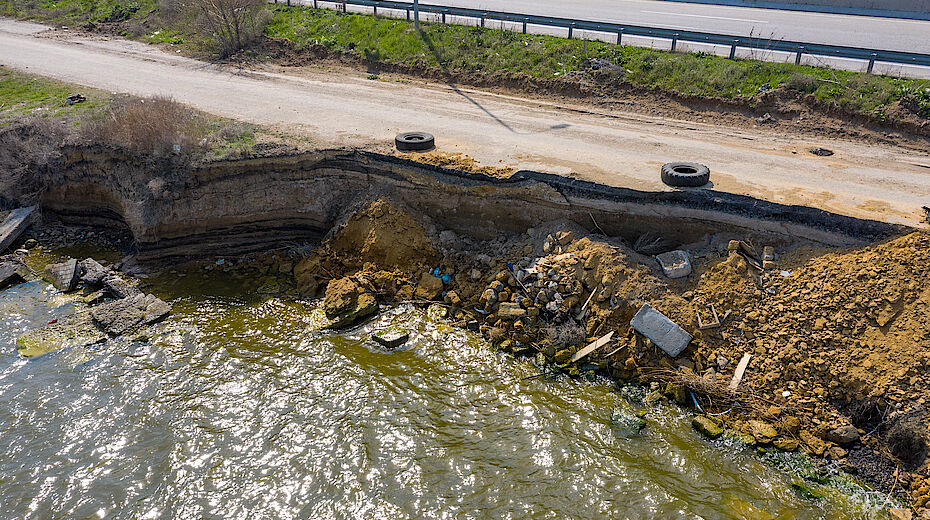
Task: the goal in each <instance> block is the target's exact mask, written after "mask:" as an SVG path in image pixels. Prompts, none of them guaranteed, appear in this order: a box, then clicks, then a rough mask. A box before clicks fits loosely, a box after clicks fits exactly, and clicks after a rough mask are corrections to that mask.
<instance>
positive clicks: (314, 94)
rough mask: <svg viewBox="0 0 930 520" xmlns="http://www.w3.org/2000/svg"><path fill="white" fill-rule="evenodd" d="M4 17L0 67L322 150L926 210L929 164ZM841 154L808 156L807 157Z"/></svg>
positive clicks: (896, 214) (866, 207) (871, 212)
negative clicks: (689, 174)
mask: <svg viewBox="0 0 930 520" xmlns="http://www.w3.org/2000/svg"><path fill="white" fill-rule="evenodd" d="M44 29H45V28H44V27H42V26H40V25H35V24H29V23H25V22H18V21H10V20H2V19H0V64H3V65H5V66H9V67H12V68H15V69H18V70H24V71H27V72H31V73H35V74H40V75H44V76H50V77H53V78H57V79H60V80H64V81H69V82H73V83H78V84H82V85H86V86H90V87H95V88H99V89H104V90H109V91H114V92H127V93H132V94H138V95H152V94H167V95H171V96H173V97H174V98H175V99H176V100H178V101H181V102H183V103H187V104H190V105H192V106H194V107H197V108H199V109H202V110H204V111H207V112H211V113H214V114H217V115H221V116H226V117H230V118H237V119H242V120H246V121H250V122H254V123H258V124H264V125H275V126H277V127H279V128H281V129H286V130H287V131H288V132H290V133H302V134H306V135H308V136H310V137H311V138H312V139H313V140H314V141H315V142H316V143H318V144H320V145H321V146H328V147H336V146H357V147H365V148H373V149H378V150H381V151H387V150H388V149H389V148H388V146H389V144H390V143H392V142H393V136H394V135H395V134H396V133H398V132H401V131H407V130H424V131H428V132H431V133H433V134H435V135H436V136H437V144H438V147H439V149H440V150H441V151H446V152H463V153H466V154H468V155H471V156H472V157H474V158H475V159H477V160H478V161H479V162H481V163H484V164H487V165H494V166H513V167H517V168H526V169H536V170H540V171H548V172H555V173H562V174H575V175H577V176H579V177H581V178H584V179H589V180H593V181H598V182H603V183H607V184H613V185H617V186H627V187H634V188H639V189H645V190H657V189H667V187H665V186H664V185H663V184H661V182H660V181H659V168H660V166H661V164H662V163H664V162H668V161H672V160H692V161H698V162H703V163H706V164H707V165H708V166H710V168H711V170H712V172H713V176H712V180H713V183H714V186H713V187H714V189H717V190H723V191H729V192H735V193H743V194H748V195H753V196H756V197H761V198H765V199H768V200H772V201H776V202H783V203H792V204H806V205H812V206H816V207H819V208H823V209H827V210H830V211H835V212H838V213H843V214H847V215H853V216H859V217H866V218H874V219H879V220H884V221H887V222H895V223H904V224H910V225H919V224H920V223H921V222H922V221H923V218H924V215H923V211H922V210H921V209H920V207H921V206H922V205H930V153H928V152H919V153H915V152H913V151H908V150H904V149H901V148H896V147H892V146H878V145H864V144H860V143H855V142H849V141H838V140H831V139H826V138H825V139H819V140H816V141H812V140H809V139H799V138H797V137H794V136H790V135H783V134H781V133H779V132H778V130H777V129H775V130H773V129H771V127H761V128H759V129H752V130H745V129H733V128H728V127H721V126H715V125H712V124H702V123H693V122H683V121H677V120H670V119H663V118H658V117H648V116H643V115H641V114H634V113H624V112H617V111H609V110H603V111H599V110H598V109H594V108H592V107H590V106H584V105H580V104H579V105H577V106H575V105H572V104H570V103H558V104H555V103H547V102H542V101H536V100H530V99H521V98H518V97H512V96H503V95H497V94H489V93H481V92H477V91H473V90H467V89H464V88H462V89H456V88H453V87H450V86H447V85H443V84H431V85H424V84H418V83H415V82H404V81H379V80H369V79H367V77H366V75H365V74H363V73H354V72H346V71H342V70H341V71H332V70H327V69H325V68H317V69H302V70H301V71H300V72H299V74H300V75H299V76H290V75H284V74H279V73H275V72H269V71H242V70H236V69H234V68H226V67H218V66H215V65H211V64H207V63H203V62H198V61H195V60H191V59H187V58H184V57H181V56H176V55H172V54H170V53H166V52H163V51H160V50H158V49H156V48H154V47H151V46H147V45H144V44H140V43H135V42H129V41H124V40H117V39H112V40H108V39H106V38H103V37H101V38H96V39H95V38H87V37H81V36H67V37H61V36H60V35H54V34H51V35H50V34H49V33H44V32H43V31H44ZM815 146H821V147H825V148H829V149H831V150H833V151H835V152H836V154H835V155H834V156H832V157H816V156H813V155H811V154H809V153H808V150H809V149H810V148H813V147H815Z"/></svg>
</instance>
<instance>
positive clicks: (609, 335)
mask: <svg viewBox="0 0 930 520" xmlns="http://www.w3.org/2000/svg"><path fill="white" fill-rule="evenodd" d="M613 337H614V331H610V332H609V333H607V335H606V336H601V337H600V338H599V339H598V340H596V341H592V342H591V343H590V344H589V345H588V346H587V347H585V348H583V349H581V350H579V351H578V352H575V355H574V356H572V358H571V359H569V360H568V362H569V363H574V362H575V361H578V360H579V359H581V358H583V357H585V356H587V355H588V354H590V353H592V352H594V351H595V350H597V349H599V348H601V347H603V346H604V345H606V344H607V343H609V342H610V339H611V338H613Z"/></svg>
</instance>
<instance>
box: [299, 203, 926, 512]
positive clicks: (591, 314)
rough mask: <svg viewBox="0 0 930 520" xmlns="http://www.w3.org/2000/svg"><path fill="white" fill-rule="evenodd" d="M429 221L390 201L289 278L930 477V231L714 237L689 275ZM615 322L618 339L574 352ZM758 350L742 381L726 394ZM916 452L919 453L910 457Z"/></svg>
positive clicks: (610, 244)
mask: <svg viewBox="0 0 930 520" xmlns="http://www.w3.org/2000/svg"><path fill="white" fill-rule="evenodd" d="M547 226H548V227H547ZM427 230H431V231H430V232H428V231H427ZM434 230H435V226H434V225H433V224H432V223H429V222H423V221H420V220H418V219H416V218H414V217H413V216H412V215H411V214H409V213H407V212H405V211H403V210H401V209H399V208H398V207H396V206H395V205H394V204H393V203H391V202H389V201H388V200H387V199H382V200H378V201H375V202H373V203H371V204H369V205H368V206H366V207H364V208H362V209H361V210H359V211H358V212H356V213H355V214H353V215H352V216H351V217H350V218H349V219H348V220H347V221H346V224H345V225H343V226H342V227H341V228H339V229H338V230H336V231H335V232H334V233H333V234H332V235H331V236H330V238H329V239H328V240H327V241H326V242H325V243H324V244H323V245H322V246H321V247H320V248H319V249H318V250H317V251H315V252H314V253H313V254H312V255H310V256H309V257H307V258H305V259H304V260H302V261H301V262H300V263H298V264H297V267H296V268H295V271H294V272H295V276H296V277H297V281H298V284H299V285H300V287H301V289H302V290H303V291H304V293H305V294H309V295H318V294H322V292H323V289H324V288H326V291H325V292H326V298H325V300H324V308H325V309H326V313H327V317H328V318H329V319H333V318H334V317H338V316H343V315H347V316H352V318H351V319H350V320H349V321H347V322H345V323H353V322H355V321H356V320H357V319H360V318H362V317H363V316H364V314H359V313H356V312H355V311H356V309H366V310H365V311H364V312H368V311H367V309H371V308H372V306H371V305H369V304H368V303H367V302H368V301H369V300H370V301H375V302H376V301H377V300H381V301H383V302H389V301H404V300H406V301H410V300H413V301H422V300H431V301H441V302H443V303H444V304H445V305H446V306H448V307H449V308H451V317H452V319H453V321H454V322H455V323H456V324H458V325H460V326H463V327H468V328H471V329H473V330H480V331H481V332H482V334H484V335H485V336H486V337H487V338H488V339H489V341H491V343H492V344H493V345H495V346H496V347H498V348H500V349H501V350H504V351H508V352H512V353H514V354H515V355H527V356H532V357H535V358H536V360H537V362H539V363H540V364H542V365H549V366H554V367H558V368H560V369H562V370H566V371H568V373H569V374H580V373H582V372H585V371H592V370H595V371H601V372H603V373H606V374H608V375H611V376H613V377H616V378H619V379H623V380H634V381H638V382H640V383H645V384H649V385H650V388H651V390H652V393H650V397H649V398H648V399H650V400H656V399H665V398H668V399H671V400H674V401H676V402H678V403H680V404H683V405H687V406H690V405H692V404H693V403H694V402H698V403H703V406H702V408H703V410H704V411H707V412H711V411H713V412H716V413H718V414H719V415H716V416H715V417H714V419H715V421H716V422H719V423H720V424H721V426H720V427H721V429H725V431H726V432H727V435H730V436H731V437H734V438H737V439H746V442H747V443H749V444H761V445H766V446H774V448H775V449H778V450H782V451H794V450H798V449H800V450H803V451H805V452H807V453H810V454H814V455H818V456H824V457H828V458H832V459H835V460H841V461H843V462H844V463H846V464H849V462H848V460H851V457H850V458H849V459H847V457H848V456H849V454H850V450H853V451H856V453H857V457H859V455H858V454H860V452H861V450H863V449H865V448H869V449H872V450H874V452H876V453H883V454H885V455H886V456H889V457H891V458H892V459H895V460H897V461H898V462H897V463H899V464H905V469H908V470H909V471H912V472H913V473H907V474H905V475H906V476H905V477H903V479H904V480H908V482H910V483H911V484H912V483H913V482H916V480H915V479H916V478H917V476H918V475H920V474H922V473H926V472H927V464H926V461H925V455H921V454H924V453H925V450H923V448H921V447H922V446H925V445H926V437H927V424H928V421H927V415H926V413H925V412H924V410H925V406H926V400H927V399H928V398H930V392H928V391H930V370H928V368H930V284H927V283H926V280H927V279H928V275H930V235H927V234H926V233H922V232H914V233H911V234H909V235H905V236H901V237H898V238H895V239H893V240H888V241H886V242H883V243H878V244H873V245H870V246H868V247H862V248H858V249H849V250H842V251H824V250H811V249H807V250H798V251H782V252H781V253H782V256H781V257H780V258H776V254H775V252H774V250H773V249H772V248H768V247H767V248H765V250H764V253H763V254H761V255H758V258H755V257H754V256H753V254H751V253H752V248H751V247H750V246H747V245H743V246H740V245H739V244H737V247H735V248H734V247H732V246H731V247H730V248H729V249H730V250H728V248H726V247H725V245H724V247H719V244H718V245H717V246H705V249H704V250H701V251H688V253H689V255H691V256H692V257H693V258H695V265H694V271H695V272H694V274H692V275H691V276H689V277H688V278H682V279H677V280H672V279H669V278H667V277H665V276H663V274H662V273H663V271H662V269H661V267H660V265H659V263H658V262H657V261H656V260H655V258H654V257H650V256H645V255H642V254H640V253H637V252H636V251H635V250H634V249H633V248H632V247H630V246H629V245H627V244H625V243H623V242H622V241H619V240H613V239H608V238H604V237H600V236H591V235H588V236H585V235H586V233H585V232H584V231H583V230H579V228H577V226H574V227H572V226H571V225H566V224H565V223H554V224H551V225H548V224H547V225H544V226H540V227H539V228H538V229H533V230H530V231H529V232H528V233H527V234H525V235H518V236H513V237H510V238H507V239H500V240H496V241H491V242H488V243H486V244H484V246H483V247H482V246H480V245H478V246H475V245H474V244H468V247H463V249H460V250H458V251H450V250H449V249H448V248H447V247H445V242H448V240H446V241H444V240H443V239H442V236H437V234H436V233H435V231H434ZM448 233H450V232H443V233H440V234H438V235H443V236H444V235H445V234H448ZM450 236H451V235H450ZM446 238H448V237H446ZM464 249H467V251H466V250H464ZM763 258H764V259H763ZM763 265H764V266H765V269H764V270H763V269H761V267H762V266H763ZM754 266H755V267H754ZM363 298H364V299H365V302H362V301H361V300H362V299H363ZM646 304H648V305H651V306H652V307H654V308H655V309H657V310H659V311H660V312H661V313H663V314H664V315H666V316H667V317H668V318H670V319H671V320H672V321H673V322H675V323H676V324H678V325H680V326H681V327H683V328H684V329H685V330H686V331H687V332H689V333H690V334H692V335H693V336H694V337H695V339H694V340H693V341H692V342H691V345H690V346H689V347H688V348H687V349H686V350H685V351H684V352H683V353H682V354H681V355H679V356H678V357H677V358H674V359H673V358H670V357H669V356H667V355H666V354H665V353H663V352H662V351H661V350H659V349H658V348H656V347H655V346H654V345H651V344H650V343H649V342H648V341H646V340H644V338H642V337H640V336H639V335H638V334H636V333H635V332H633V331H632V330H631V329H630V324H629V323H630V319H631V318H632V317H633V315H634V314H635V313H636V312H637V311H638V310H639V309H640V308H642V306H643V305H646ZM711 304H712V305H713V306H714V308H715V309H716V311H717V312H718V317H722V319H721V324H720V325H719V326H718V327H715V328H709V329H705V330H702V329H700V328H699V327H698V316H699V315H700V316H701V317H702V321H703V322H704V323H707V322H708V321H709V319H708V316H709V310H708V307H707V306H708V305H711ZM374 305H375V306H376V305H377V303H374ZM727 311H729V312H728V313H727ZM370 312H374V311H373V310H371V311H370ZM609 332H614V333H615V334H614V337H613V339H612V340H610V341H609V342H608V344H607V345H606V346H604V347H602V348H599V349H596V350H595V351H593V352H590V353H588V352H584V353H582V355H581V356H580V357H579V358H577V360H573V357H574V356H575V355H576V354H578V353H579V351H580V350H581V349H582V348H583V347H585V345H587V344H588V343H590V342H593V341H594V340H596V339H598V338H600V337H602V336H605V335H606V334H607V333H609ZM746 353H749V354H751V355H752V358H751V359H750V363H749V367H748V369H747V371H746V373H745V376H744V378H743V380H742V382H741V383H740V386H739V387H738V389H737V390H731V389H727V388H726V385H727V383H729V381H730V379H731V378H732V376H733V374H734V371H735V370H736V365H737V361H738V360H739V359H740V358H741V357H742V356H743V355H744V354H746ZM876 398H879V399H881V400H882V401H881V402H883V403H887V405H886V406H885V408H883V409H882V410H880V411H879V412H877V413H876V412H875V411H874V410H873V411H869V410H867V409H866V408H868V407H867V406H865V405H866V404H867V403H868V402H870V401H869V400H870V399H876ZM855 410H858V411H859V412H858V413H853V412H854V411H855ZM860 416H861V417H869V420H870V421H872V422H873V423H874V424H871V425H867V424H865V423H863V422H862V420H861V419H860ZM905 419H906V422H905ZM701 426H704V425H703V424H702V425H701ZM866 427H868V428H869V429H865V428H866ZM902 428H906V429H902ZM902 432H903V433H902ZM896 446H897V448H895V447H896ZM905 451H906V452H907V454H912V453H917V454H918V455H917V456H910V455H908V457H907V459H908V460H904V458H905V457H904V455H905ZM896 453H899V454H900V455H897V454H896ZM918 459H919V460H918ZM857 460H860V458H857ZM861 460H864V459H861ZM892 467H893V466H892ZM902 482H903V480H902ZM905 483H906V484H907V482H905ZM913 491H914V493H916V495H915V496H916V497H917V498H918V499H919V496H918V495H919V492H918V491H917V488H914V490H913Z"/></svg>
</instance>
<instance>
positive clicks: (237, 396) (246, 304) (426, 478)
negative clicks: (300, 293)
mask: <svg viewBox="0 0 930 520" xmlns="http://www.w3.org/2000/svg"><path fill="white" fill-rule="evenodd" d="M71 231H72V235H76V234H77V233H76V232H75V230H71ZM40 238H41V237H40ZM62 254H64V255H71V256H84V255H92V256H95V257H98V258H100V257H101V256H106V257H107V258H109V259H110V260H111V261H112V262H118V261H119V255H113V254H112V253H111V254H110V255H100V253H99V252H97V251H94V250H92V249H89V248H86V247H83V248H81V249H78V250H75V249H57V248H56V249H54V250H51V251H48V250H46V251H44V252H43V251H41V250H34V251H33V252H32V253H31V254H30V256H29V258H28V259H27V261H28V262H29V263H30V265H31V266H33V268H34V269H36V270H41V269H40V267H41V266H42V265H43V264H44V263H46V262H49V261H58V260H60V255H62ZM286 261H288V260H287V259H286V258H285V256H284V255H281V257H279V258H278V259H277V260H271V259H266V258H253V259H252V262H249V260H248V259H245V260H244V261H243V262H241V264H242V265H238V266H237V265H236V264H240V262H239V261H238V260H229V261H228V264H230V265H227V263H226V262H224V263H223V264H224V265H221V266H216V263H215V262H212V263H211V265H212V266H213V267H212V268H211V269H209V270H207V269H204V266H189V267H176V268H173V269H171V270H166V271H164V272H162V273H161V274H158V275H157V276H154V277H152V278H147V279H146V278H143V279H142V280H141V281H142V289H144V290H145V291H147V292H151V293H153V294H156V295H157V296H159V297H160V298H163V299H164V300H165V301H168V302H170V303H171V304H172V306H173V312H172V314H171V316H169V317H168V318H167V319H166V321H164V322H162V323H159V324H157V325H154V326H152V327H150V328H147V329H146V330H145V331H144V332H145V334H144V335H141V336H139V335H134V336H133V337H123V338H113V339H109V340H107V341H105V342H103V343H101V344H98V345H94V346H92V347H85V348H81V347H78V348H66V349H63V350H60V351H57V352H53V353H50V354H48V355H46V356H41V357H38V358H34V359H31V360H25V359H22V358H20V357H18V356H17V355H16V354H15V350H14V346H13V345H14V342H15V337H16V335H18V334H20V333H21V332H22V331H23V330H26V329H29V328H33V327H40V326H43V325H44V324H45V323H47V322H48V321H50V320H52V319H56V318H62V317H64V316H66V315H68V314H69V313H70V312H72V311H71V308H70V306H71V304H70V303H69V302H68V297H67V296H65V295H62V294H61V293H60V292H58V291H56V290H54V289H53V288H51V287H50V286H48V285H47V284H45V283H43V282H41V281H35V282H30V283H26V284H22V285H18V286H16V287H13V288H10V289H7V290H5V291H3V292H0V309H2V311H3V312H2V313H0V316H3V319H2V320H0V345H2V346H3V349H2V354H0V403H2V406H0V424H3V428H4V431H6V432H8V433H7V434H5V435H4V436H3V437H2V443H3V445H4V449H3V451H4V453H6V454H7V458H6V461H5V462H3V463H2V464H0V476H2V480H3V481H5V482H11V483H12V482H15V483H16V485H9V486H4V491H3V492H2V496H3V497H4V499H3V500H2V501H0V514H2V516H4V517H11V518H14V517H15V518H42V517H43V515H44V514H45V513H47V512H54V513H56V514H60V515H64V516H75V517H91V516H95V515H97V516H103V517H104V518H137V517H151V518H177V517H187V516H197V517H210V516H223V517H230V516H246V515H258V516H274V517H275V518H306V517H313V518H347V517H364V518H414V517H423V516H434V517H453V516H459V515H474V516H476V517H485V516H486V517H495V518H498V517H506V516H508V515H510V516H513V517H543V518H564V517H570V516H577V515H588V516H591V517H596V518H643V517H650V516H652V517H662V518H692V517H694V516H700V517H704V518H721V517H725V518H802V519H807V518H810V519H815V518H824V519H826V518H830V519H837V518H839V519H843V518H847V519H854V518H862V517H871V516H875V515H879V514H880V512H881V511H882V509H883V508H887V507H888V506H889V505H893V504H894V502H893V501H890V500H888V499H887V498H886V497H885V496H884V495H882V494H880V493H873V492H869V491H867V490H865V489H863V488H862V487H860V486H858V485H857V484H855V483H854V482H852V481H851V480H850V479H849V478H848V477H845V476H844V475H843V474H842V473H841V472H838V471H837V469H836V468H835V467H822V468H821V467H818V466H817V465H814V464H811V463H810V462H807V461H806V460H805V457H804V456H802V455H799V454H784V453H782V454H776V453H772V454H766V455H762V456H761V457H760V455H759V454H758V453H756V452H754V451H753V450H751V449H747V448H746V447H744V446H743V445H742V444H740V443H738V442H735V441H733V440H732V439H726V438H721V439H719V440H717V441H713V442H708V441H704V440H702V439H701V438H700V437H698V436H696V435H695V434H694V433H693V431H692V429H691V425H690V420H691V413H690V412H688V411H686V410H684V409H681V408H678V407H677V406H674V405H667V404H662V403H659V402H652V403H650V404H646V402H645V397H646V395H647V394H646V392H645V391H644V390H642V389H636V388H634V387H624V389H621V390H620V391H618V389H617V386H616V385H615V384H613V383H612V382H611V381H610V380H609V379H607V378H604V377H599V376H594V375H593V374H592V375H591V376H589V377H586V378H581V379H572V378H568V377H566V376H559V375H552V376H549V377H542V378H540V377H535V376H538V374H540V372H541V371H544V370H546V367H545V366H538V365H535V364H533V363H532V362H530V361H528V360H517V361H514V360H513V359H512V358H511V357H510V356H507V355H505V354H503V353H502V352H499V351H496V350H495V349H493V348H491V346H490V345H489V344H488V343H487V342H485V341H483V340H482V339H481V338H480V336H479V335H477V334H474V333H471V332H469V331H466V330H463V329H460V328H457V327H454V326H452V322H451V321H450V320H446V319H437V318H436V317H430V316H429V313H428V312H425V311H424V310H422V309H418V308H416V307H415V306H412V305H409V304H407V305H401V306H398V307H386V308H385V309H384V312H382V313H381V314H380V315H379V316H378V317H376V318H375V319H373V320H372V321H369V322H367V323H365V324H363V325H361V326H359V327H355V328H352V329H350V330H347V331H341V332H336V331H321V330H317V329H316V327H315V326H313V320H314V316H315V310H316V309H318V305H319V304H318V303H315V302H313V301H310V300H304V299H300V298H296V297H295V296H294V293H293V291H294V289H295V285H294V282H293V280H292V279H291V278H290V277H289V276H287V275H285V274H281V273H279V272H277V273H276V272H275V271H276V269H272V268H271V266H275V267H277V266H279V265H280V264H281V263H283V262H286ZM172 271H173V272H172ZM262 271H265V272H266V274H265V275H261V274H260V273H261V272H262ZM272 283H274V284H276V285H277V288H276V289H274V291H276V292H277V293H278V294H265V295H261V294H259V291H256V290H255V288H256V287H261V286H264V287H265V289H263V291H265V292H268V291H271V288H270V285H271V284H272ZM289 294H290V296H289ZM388 326H394V327H400V328H402V329H403V330H406V331H408V332H409V333H410V339H409V341H408V342H407V344H406V346H405V347H404V348H402V349H400V350H395V351H386V350H384V349H382V348H381V347H380V346H378V345H377V344H375V343H374V342H372V341H371V339H370V337H369V336H370V334H371V333H372V332H374V331H376V330H379V329H383V328H385V327H388ZM615 409H620V410H626V411H628V412H631V413H635V412H641V413H643V412H644V417H645V420H646V427H645V428H644V429H643V430H642V431H640V432H639V433H636V434H630V433H628V432H625V430H623V429H621V428H618V426H617V425H616V424H612V422H611V415H612V414H613V413H614V410H615ZM796 481H797V482H806V483H807V484H806V485H807V486H810V487H811V488H814V489H817V490H822V491H824V492H825V495H826V496H824V497H823V498H820V499H811V498H809V497H804V496H800V495H799V494H798V492H797V491H796V490H795V489H793V488H792V483H793V482H796Z"/></svg>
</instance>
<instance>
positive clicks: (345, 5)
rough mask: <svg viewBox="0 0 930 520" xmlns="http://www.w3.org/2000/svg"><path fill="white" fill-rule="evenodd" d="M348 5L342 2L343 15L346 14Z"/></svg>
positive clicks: (343, 0)
mask: <svg viewBox="0 0 930 520" xmlns="http://www.w3.org/2000/svg"><path fill="white" fill-rule="evenodd" d="M348 5H349V3H348V2H346V1H345V0H342V12H343V13H345V12H347V11H346V10H347V6H348Z"/></svg>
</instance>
